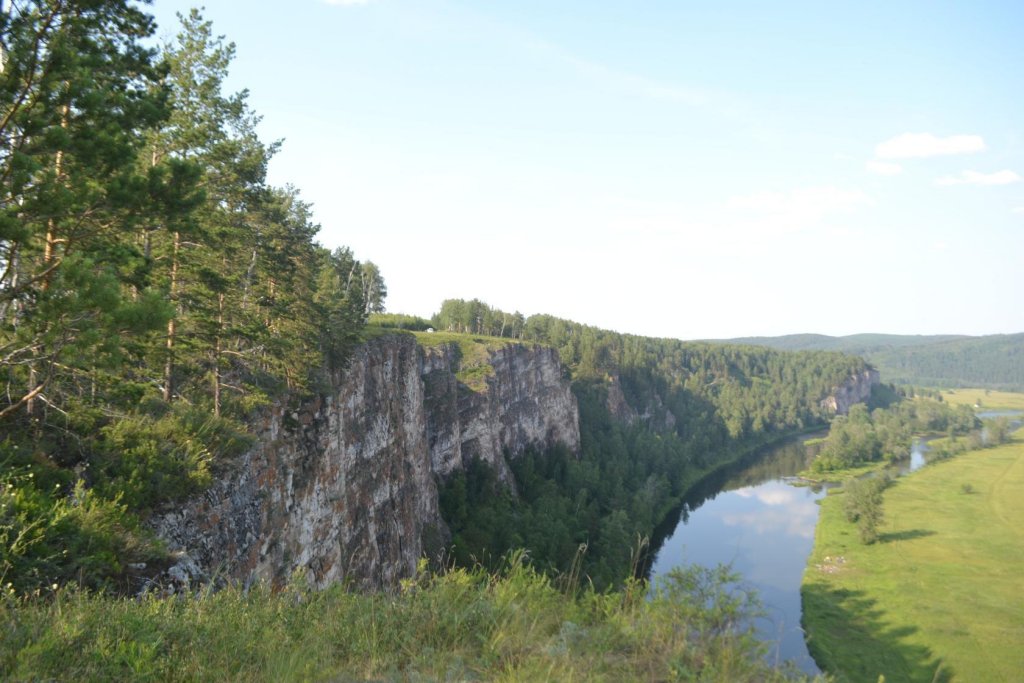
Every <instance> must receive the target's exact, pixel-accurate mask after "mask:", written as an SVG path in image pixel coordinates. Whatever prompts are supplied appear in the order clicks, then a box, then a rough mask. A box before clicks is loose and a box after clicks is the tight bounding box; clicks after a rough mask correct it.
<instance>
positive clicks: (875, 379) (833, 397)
mask: <svg viewBox="0 0 1024 683" xmlns="http://www.w3.org/2000/svg"><path fill="white" fill-rule="evenodd" d="M880 382H881V379H880V377H879V374H878V370H875V369H874V368H870V367H869V368H866V369H865V370H864V371H863V372H858V373H856V374H853V375H850V376H849V377H848V378H847V379H846V381H845V382H843V383H842V384H840V385H839V386H836V387H833V388H832V391H831V393H829V395H828V396H826V397H825V398H823V399H822V400H821V407H822V409H823V410H825V411H827V412H830V413H832V414H834V415H846V414H847V413H848V412H850V406H853V405H854V404H857V403H864V402H865V401H867V400H868V399H869V398H871V387H873V386H875V385H876V384H879V383H880Z"/></svg>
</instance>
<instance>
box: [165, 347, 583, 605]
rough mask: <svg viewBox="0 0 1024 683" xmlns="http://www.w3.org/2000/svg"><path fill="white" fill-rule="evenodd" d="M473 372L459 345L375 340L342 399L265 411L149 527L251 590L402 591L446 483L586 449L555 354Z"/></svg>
mask: <svg viewBox="0 0 1024 683" xmlns="http://www.w3.org/2000/svg"><path fill="white" fill-rule="evenodd" d="M482 353H484V354H485V356H486V357H485V358H484V362H482V363H478V364H477V365H476V366H475V368H474V370H475V372H474V373H471V377H466V376H465V374H464V372H465V370H464V368H463V364H464V363H463V359H462V358H461V355H460V353H459V352H458V349H457V348H456V347H455V345H452V344H442V345H439V346H436V347H432V348H427V349H424V348H422V347H421V346H420V345H419V344H418V343H417V342H416V340H415V339H414V338H413V337H412V336H410V335H392V336H385V337H379V338H376V339H374V340H371V341H369V342H367V343H365V344H363V345H362V346H361V347H359V348H358V349H357V350H356V352H355V353H354V355H353V357H352V359H351V361H350V363H349V365H348V367H347V369H346V370H345V371H344V372H341V373H339V375H338V376H337V377H335V378H334V381H333V386H332V387H331V390H330V391H329V392H327V393H326V394H325V395H321V396H318V397H316V398H315V399H313V400H310V401H309V402H307V403H305V404H304V405H302V406H300V407H299V408H297V409H287V408H286V407H284V406H282V405H277V406H274V407H273V408H272V409H270V410H268V411H267V412H266V414H265V415H264V417H263V419H262V420H261V422H260V423H259V424H257V425H255V427H254V432H255V434H256V437H257V443H256V445H255V446H254V447H253V448H252V449H251V450H250V451H249V452H247V453H246V454H244V455H243V456H241V457H240V458H239V459H237V460H236V461H234V462H232V463H231V465H230V466H229V467H228V468H227V471H226V472H224V473H223V474H222V475H221V476H219V477H218V478H217V480H216V482H215V483H214V485H213V486H212V487H211V488H210V489H208V490H207V491H205V492H204V493H203V494H202V495H201V496H198V497H196V498H195V499H192V500H190V501H188V502H187V503H186V504H184V505H182V506H180V507H178V508H177V509H175V510H173V511H170V512H166V513H164V514H162V515H159V516H157V517H155V518H154V519H153V520H152V524H153V527H154V528H155V530H156V532H157V534H158V535H159V536H160V537H161V538H163V539H164V540H166V541H167V543H168V546H169V547H170V549H171V550H172V551H177V552H179V553H183V554H184V557H185V558H186V561H185V563H186V564H187V565H188V566H190V567H192V569H191V573H193V574H197V573H201V574H202V575H205V576H207V577H209V576H211V575H217V576H222V577H225V578H228V579H231V580H236V581H241V582H243V583H246V584H249V583H252V582H253V581H259V580H263V581H270V582H274V583H280V582H282V581H285V580H287V579H288V578H289V576H291V575H292V574H293V573H294V572H296V571H298V570H302V571H304V572H305V573H306V577H307V580H308V581H309V582H310V584H311V585H314V586H316V587H323V586H326V585H329V584H331V583H336V582H351V583H353V584H355V585H356V586H358V587H360V588H371V589H382V588H391V587H394V586H397V584H398V582H399V580H401V579H402V578H405V577H408V576H411V575H413V573H414V572H415V569H416V563H417V561H418V560H419V558H420V557H422V556H423V555H425V554H431V553H433V552H436V551H437V550H438V549H440V547H441V546H442V545H443V543H444V541H445V539H446V537H447V534H448V532H447V528H446V527H445V524H444V521H443V520H442V519H441V516H440V513H439V510H438V489H437V480H438V478H443V477H446V476H448V475H450V474H451V473H452V472H455V471H457V470H459V469H461V468H463V467H464V466H465V464H466V463H468V462H469V461H470V460H471V459H472V458H474V457H478V458H481V459H483V460H485V461H487V462H489V463H490V464H491V465H492V466H493V467H495V468H496V470H497V471H498V472H499V473H501V475H502V477H503V478H504V479H505V480H506V481H509V482H510V481H511V474H510V473H509V470H508V465H507V463H506V461H505V458H506V457H515V456H516V455H518V454H520V453H522V452H523V451H524V450H525V449H527V448H530V447H537V448H546V447H550V446H553V445H556V444H560V445H563V446H565V447H567V448H569V449H571V450H573V451H577V450H578V448H579V438H580V437H579V418H578V411H577V406H576V398H575V396H574V395H573V394H572V391H571V389H570V386H569V380H568V378H567V377H566V373H565V371H564V369H563V367H562V365H561V363H560V362H559V360H558V354H557V352H556V351H554V350H553V349H549V348H546V347H542V346H532V345H523V344H504V345H501V346H500V347H498V348H495V349H488V350H485V351H482Z"/></svg>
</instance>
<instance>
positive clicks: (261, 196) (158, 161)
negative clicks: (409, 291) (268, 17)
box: [0, 0, 386, 588]
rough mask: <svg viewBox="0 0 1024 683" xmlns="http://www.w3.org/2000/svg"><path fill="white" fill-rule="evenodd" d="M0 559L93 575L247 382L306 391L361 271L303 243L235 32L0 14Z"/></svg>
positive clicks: (239, 436)
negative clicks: (240, 81) (170, 32)
mask: <svg viewBox="0 0 1024 683" xmlns="http://www.w3.org/2000/svg"><path fill="white" fill-rule="evenodd" d="M0 22H2V23H0V35H2V36H3V44H2V62H0V63H2V73H0V103H2V107H0V114H2V116H0V382H2V393H0V435H2V436H0V553H2V554H0V577H3V578H4V580H5V581H6V582H10V583H13V584H14V585H16V586H17V587H19V588H28V587H31V586H33V585H38V584H40V583H49V582H59V583H63V582H66V581H71V580H75V581H79V582H81V583H83V584H85V585H90V586H103V587H111V586H113V585H114V584H116V582H117V580H118V577H119V576H120V575H121V573H122V571H123V568H124V566H125V565H126V563H130V562H139V561H142V560H144V559H147V558H151V557H153V556H154V555H158V554H159V553H158V548H156V547H155V545H154V544H153V543H152V542H151V540H150V539H149V538H148V537H147V535H146V534H145V533H144V532H143V531H142V530H141V528H140V518H141V516H144V515H145V513H146V512H147V511H148V510H151V509H153V508H154V507H157V506H159V505H162V504H166V503H167V502H169V501H173V500H175V499H178V498H181V497H184V496H187V495H190V494H192V493H194V492H196V491H200V490H202V489H203V487H204V486H206V485H207V484H208V483H209V482H210V481H211V478H212V477H214V476H216V472H217V468H218V463H219V462H221V461H222V460H224V459H225V458H229V457H230V456H231V455H232V454H234V453H238V452H239V451H240V450H242V449H244V448H246V447H247V446H248V444H249V437H248V435H247V433H246V427H245V420H246V419H247V418H248V417H249V416H251V415H252V413H253V411H254V410H256V409H258V408H259V407H260V406H262V405H265V404H266V403H267V402H268V401H270V400H272V399H274V398H279V397H282V396H292V397H295V398H296V399H298V398H300V397H301V396H303V395H305V394H308V393H310V392H313V391H316V390H317V387H318V385H319V383H322V380H323V378H325V376H326V374H325V373H327V372H330V371H331V369H333V368H337V367H340V366H341V365H342V364H343V363H344V359H345V357H346V354H347V353H348V351H349V349H350V348H351V347H352V345H353V344H355V343H356V342H357V341H358V338H359V334H360V330H361V329H362V327H363V324H364V322H365V319H366V317H367V315H368V314H369V313H371V312H372V311H375V310H382V308H383V298H384V296H385V294H386V289H385V286H384V282H383V278H382V277H381V275H380V273H379V271H378V269H377V268H376V266H374V264H372V263H370V262H360V261H358V260H357V259H356V258H355V257H354V255H353V254H352V253H351V251H350V250H348V249H345V248H337V249H334V250H333V251H330V250H327V249H325V248H323V247H321V246H319V245H318V244H317V243H316V242H315V236H316V234H317V231H318V226H317V225H315V224H314V223H313V222H312V218H311V215H310V210H309V207H308V206H307V205H306V204H305V203H303V201H302V200H301V198H300V197H299V194H298V191H297V190H295V189H294V188H292V187H274V186H271V185H270V184H268V183H267V180H266V170H267V164H268V162H269V161H270V159H271V158H272V157H273V155H274V153H275V152H276V151H277V149H278V144H277V143H266V142H263V141H261V140H260V139H259V137H258V136H257V134H256V125H257V123H258V122H259V116H258V115H257V114H256V113H255V112H254V111H252V109H251V108H250V106H249V105H248V103H247V93H246V92H245V91H240V92H226V91H225V88H224V79H225V78H226V76H227V74H228V68H229V66H230V63H231V61H232V58H233V55H234V46H233V45H232V44H231V43H230V42H227V41H226V40H225V39H224V38H223V37H221V36H218V35H216V34H215V33H214V32H213V28H212V26H211V24H210V23H209V22H208V21H206V20H204V18H203V17H202V15H201V14H200V13H199V12H198V11H195V10H193V11H192V12H191V13H189V14H188V15H187V16H181V17H180V26H179V28H178V33H177V37H176V38H174V39H172V40H170V41H169V42H168V43H167V44H164V45H161V46H159V47H151V46H152V45H153V44H154V40H153V34H154V29H155V27H154V24H153V21H152V18H151V17H149V16H148V15H147V14H145V13H144V12H143V11H141V10H140V9H139V8H138V7H137V6H136V5H134V4H132V3H129V2H125V1H123V0H99V1H97V2H90V3H50V2H19V3H13V4H12V5H10V7H9V9H5V11H4V12H3V13H2V14H0Z"/></svg>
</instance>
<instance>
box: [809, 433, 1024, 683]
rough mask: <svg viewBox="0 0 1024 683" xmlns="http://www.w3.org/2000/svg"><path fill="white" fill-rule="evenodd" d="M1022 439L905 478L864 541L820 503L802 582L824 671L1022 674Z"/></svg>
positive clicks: (851, 677) (969, 677)
mask: <svg viewBox="0 0 1024 683" xmlns="http://www.w3.org/2000/svg"><path fill="white" fill-rule="evenodd" d="M1022 490H1024V440H1022V438H1021V436H1019V435H1018V436H1017V437H1016V438H1015V440H1014V441H1013V442H1011V443H1010V444H1006V445H1003V446H1000V447H998V448H993V449H986V450H981V451H973V452H971V453H968V454H964V455H961V456H959V457H957V458H955V459H952V460H947V461H943V462H940V463H937V464H935V465H931V466H929V467H926V468H924V469H922V470H920V471H918V472H916V473H914V474H913V475H911V476H909V477H902V478H900V479H898V480H897V481H896V482H895V483H894V485H893V486H892V487H891V488H890V489H889V490H887V491H886V493H885V503H884V510H885V517H886V519H885V521H884V522H883V524H882V525H881V527H880V529H879V531H880V539H879V542H878V543H875V544H873V545H867V546H866V545H861V543H860V542H859V541H858V538H857V529H856V527H855V525H853V524H850V523H848V522H847V521H846V519H845V518H844V516H843V510H842V507H843V505H842V503H843V501H842V497H843V494H842V493H841V492H840V493H837V494H834V495H830V496H828V497H826V498H825V499H824V500H823V501H822V510H821V516H820V518H819V521H818V527H817V532H816V536H815V545H814V550H813V551H812V553H811V557H810V559H809V561H808V568H807V570H806V572H805V575H804V582H803V587H802V593H803V609H804V628H805V630H806V631H807V633H808V645H809V647H810V650H811V653H812V654H813V656H814V658H815V659H816V660H817V662H818V664H819V665H820V666H821V667H822V668H823V669H824V670H825V671H827V672H829V673H832V674H834V675H835V676H836V677H837V679H838V680H839V681H875V680H876V679H877V677H878V675H879V674H884V675H885V677H886V680H887V681H924V682H930V681H1013V680H1020V679H1019V676H1020V673H1021V672H1022V671H1024V650H1022V649H1021V643H1024V580H1022V579H1021V569H1020V568H1021V567H1022V566H1024V505H1022V504H1021V503H1020V492H1021V491H1022Z"/></svg>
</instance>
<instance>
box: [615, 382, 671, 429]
mask: <svg viewBox="0 0 1024 683" xmlns="http://www.w3.org/2000/svg"><path fill="white" fill-rule="evenodd" d="M605 391H606V392H607V394H606V398H605V407H606V408H607V409H608V414H609V415H611V416H612V418H614V419H615V420H616V421H618V422H621V423H624V424H628V425H632V424H635V423H637V422H640V423H641V424H644V425H646V426H647V427H649V428H650V429H653V430H654V431H656V432H662V433H665V432H671V431H672V430H674V429H675V427H676V418H675V415H673V414H672V411H670V410H669V409H668V408H667V407H666V406H665V403H664V401H662V398H661V396H660V395H659V394H658V392H656V391H649V392H647V394H646V395H644V396H641V397H640V400H639V403H640V404H641V405H640V408H639V410H638V409H637V408H635V407H633V405H631V404H630V402H629V401H628V400H627V399H626V394H625V393H624V392H623V391H622V380H621V378H620V377H619V376H618V375H612V376H610V377H609V378H608V380H607V382H606V383H605Z"/></svg>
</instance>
